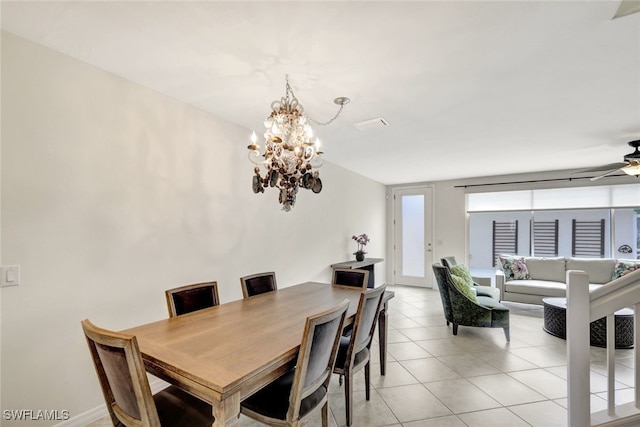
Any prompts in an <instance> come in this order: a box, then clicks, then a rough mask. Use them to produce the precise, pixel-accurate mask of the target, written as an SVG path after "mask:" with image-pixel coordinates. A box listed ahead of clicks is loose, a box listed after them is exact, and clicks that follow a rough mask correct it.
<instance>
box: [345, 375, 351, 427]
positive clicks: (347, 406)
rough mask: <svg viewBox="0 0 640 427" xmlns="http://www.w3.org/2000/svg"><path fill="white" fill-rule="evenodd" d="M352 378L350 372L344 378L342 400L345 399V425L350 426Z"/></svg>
mask: <svg viewBox="0 0 640 427" xmlns="http://www.w3.org/2000/svg"><path fill="white" fill-rule="evenodd" d="M352 380H353V378H352V377H351V372H348V373H346V374H345V376H344V399H345V412H346V414H347V425H348V426H350V425H351V422H352V419H353V414H351V409H352V407H353V384H352V383H353V381H352Z"/></svg>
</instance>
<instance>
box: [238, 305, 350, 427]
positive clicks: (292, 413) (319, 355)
mask: <svg viewBox="0 0 640 427" xmlns="http://www.w3.org/2000/svg"><path fill="white" fill-rule="evenodd" d="M348 306H349V300H347V299H345V300H344V301H343V302H342V303H340V304H339V305H337V306H336V307H334V308H332V309H329V310H327V311H324V312H322V313H318V314H316V315H313V316H309V317H308V318H307V320H306V324H305V327H304V333H303V335H302V343H301V344H300V350H299V351H298V358H297V361H296V364H295V367H294V368H293V369H291V370H289V371H288V372H286V373H285V374H284V375H282V376H280V377H279V378H278V379H276V380H275V381H273V382H272V383H270V384H269V385H267V386H266V387H264V388H263V389H261V390H260V391H258V392H257V393H255V394H253V395H251V396H249V397H248V398H247V399H245V400H244V401H242V402H241V404H240V412H241V413H242V414H244V415H246V416H248V417H250V418H253V419H254V420H256V421H259V422H261V423H264V424H267V425H270V426H296V427H297V426H299V425H302V423H303V422H305V421H306V420H307V419H308V417H309V416H310V414H311V413H312V411H313V410H314V409H316V408H318V407H320V406H321V407H322V427H328V426H329V399H328V391H329V382H330V380H331V372H332V371H333V368H334V364H335V361H336V355H337V352H338V343H339V342H340V331H341V330H342V326H343V324H344V318H345V315H346V312H347V308H348Z"/></svg>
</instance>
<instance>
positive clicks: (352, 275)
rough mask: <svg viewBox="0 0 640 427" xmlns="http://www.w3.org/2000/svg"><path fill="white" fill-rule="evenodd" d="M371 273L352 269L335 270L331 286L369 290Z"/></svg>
mask: <svg viewBox="0 0 640 427" xmlns="http://www.w3.org/2000/svg"><path fill="white" fill-rule="evenodd" d="M367 283H369V272H368V271H367V270H358V269H351V268H334V269H333V278H332V279H331V284H332V285H334V286H349V287H355V288H362V289H366V288H367Z"/></svg>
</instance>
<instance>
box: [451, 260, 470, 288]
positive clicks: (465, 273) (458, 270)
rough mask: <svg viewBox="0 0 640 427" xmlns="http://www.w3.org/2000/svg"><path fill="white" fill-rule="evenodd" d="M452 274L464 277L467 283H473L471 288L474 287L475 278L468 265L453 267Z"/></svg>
mask: <svg viewBox="0 0 640 427" xmlns="http://www.w3.org/2000/svg"><path fill="white" fill-rule="evenodd" d="M451 274H455V275H456V276H460V277H462V278H463V279H464V280H465V281H466V282H467V283H471V285H469V286H473V278H472V277H471V272H469V269H468V268H467V266H466V265H462V264H458V265H454V266H453V267H451Z"/></svg>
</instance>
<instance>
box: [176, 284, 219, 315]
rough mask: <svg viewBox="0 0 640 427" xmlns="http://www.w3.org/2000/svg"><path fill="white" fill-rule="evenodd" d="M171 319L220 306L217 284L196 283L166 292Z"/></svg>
mask: <svg viewBox="0 0 640 427" xmlns="http://www.w3.org/2000/svg"><path fill="white" fill-rule="evenodd" d="M164 294H165V297H166V298H167V308H168V309H169V317H175V316H180V315H181V314H186V313H191V312H192V311H196V310H202V309H203V308H209V307H214V306H216V305H220V297H219V296H218V283H217V282H204V283H196V284H194V285H186V286H180V287H178V288H173V289H168V290H166V291H164Z"/></svg>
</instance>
